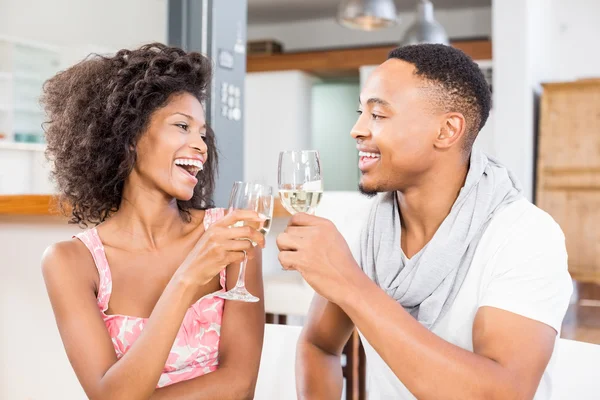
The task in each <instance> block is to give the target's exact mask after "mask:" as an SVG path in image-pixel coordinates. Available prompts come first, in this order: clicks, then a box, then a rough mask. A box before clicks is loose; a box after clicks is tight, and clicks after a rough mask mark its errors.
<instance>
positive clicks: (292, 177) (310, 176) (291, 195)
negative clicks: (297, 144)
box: [278, 150, 323, 214]
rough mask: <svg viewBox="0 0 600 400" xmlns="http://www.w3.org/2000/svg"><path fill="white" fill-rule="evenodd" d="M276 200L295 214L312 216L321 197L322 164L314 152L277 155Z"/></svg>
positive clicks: (286, 152)
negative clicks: (277, 192) (277, 189)
mask: <svg viewBox="0 0 600 400" xmlns="http://www.w3.org/2000/svg"><path fill="white" fill-rule="evenodd" d="M278 172H279V176H278V183H279V196H280V197H281V203H282V204H283V207H284V208H285V209H286V210H287V211H288V212H290V214H296V213H298V212H304V213H308V214H314V213H315V210H316V208H317V206H318V205H319V202H320V201H321V197H322V196H323V178H322V175H321V161H320V160H319V152H318V151H316V150H299V151H282V152H281V153H279V171H278Z"/></svg>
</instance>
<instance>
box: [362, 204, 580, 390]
mask: <svg viewBox="0 0 600 400" xmlns="http://www.w3.org/2000/svg"><path fill="white" fill-rule="evenodd" d="M572 290H573V286H572V282H571V277H570V275H569V273H568V271H567V251H566V248H565V238H564V235H563V233H562V230H561V229H560V227H559V226H558V224H556V222H554V220H553V219H552V217H550V216H549V215H548V214H547V213H545V212H544V211H542V210H540V209H539V208H537V207H536V206H534V205H533V204H531V203H530V202H529V201H527V200H525V199H522V200H518V201H516V202H514V203H512V204H510V205H508V206H507V207H506V208H504V209H503V210H502V211H500V212H499V213H498V215H496V216H495V217H494V218H493V219H492V221H490V225H488V227H487V229H486V231H485V233H484V235H483V237H482V238H481V241H480V242H479V245H478V247H477V250H476V252H475V256H474V258H473V262H472V264H471V267H470V268H469V271H468V273H467V275H466V277H465V280H464V282H463V285H462V286H461V289H460V292H459V293H458V295H457V297H456V299H455V301H454V304H453V305H452V307H451V308H450V309H449V311H448V313H447V314H446V315H445V316H444V317H443V318H442V319H441V320H440V321H439V322H438V324H437V325H436V327H435V328H434V329H433V332H434V333H435V334H437V335H438V336H439V337H441V338H442V339H444V340H446V341H448V342H450V343H453V344H455V345H456V346H459V347H461V348H463V349H466V350H469V351H473V340H472V328H473V320H474V318H475V314H476V313H477V310H478V309H479V307H483V306H491V307H496V308H500V309H503V310H506V311H510V312H512V313H515V314H519V315H522V316H524V317H527V318H530V319H533V320H536V321H540V322H543V323H545V324H547V325H549V326H551V327H552V328H554V329H555V330H556V331H557V332H558V333H559V334H560V328H561V324H562V320H563V318H564V315H565V313H566V310H567V307H568V305H569V300H570V297H571V293H572ZM516 334H518V333H516ZM361 339H362V342H363V346H364V348H365V353H366V356H367V391H368V397H369V399H373V400H379V399H382V400H383V399H394V400H398V399H415V397H414V396H413V395H412V394H411V393H410V391H409V390H408V389H407V388H406V387H405V386H404V385H403V384H402V382H400V380H399V379H398V378H397V377H396V375H394V373H393V372H392V370H391V369H390V368H389V367H388V366H387V364H385V362H384V361H383V360H382V359H381V357H379V354H377V352H376V351H375V349H373V347H372V346H371V345H370V344H369V342H368V340H366V338H365V337H364V336H362V334H361ZM523 357H527V355H526V354H524V355H523ZM553 364H554V356H553V357H552V359H551V360H550V363H549V364H548V367H547V368H546V371H545V372H544V375H543V376H542V379H541V382H540V385H539V387H538V390H537V393H536V395H535V400H546V399H550V396H551V392H552V367H553ZM431 384H432V385H435V382H431Z"/></svg>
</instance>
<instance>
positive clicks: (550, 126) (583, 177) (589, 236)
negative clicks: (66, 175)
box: [536, 80, 600, 283]
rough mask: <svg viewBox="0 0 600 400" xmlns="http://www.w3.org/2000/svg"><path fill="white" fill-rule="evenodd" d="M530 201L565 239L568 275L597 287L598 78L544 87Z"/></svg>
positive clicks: (599, 198)
mask: <svg viewBox="0 0 600 400" xmlns="http://www.w3.org/2000/svg"><path fill="white" fill-rule="evenodd" d="M538 146H539V147H538V160H537V187H536V191H537V192H536V199H537V204H538V206H539V207H540V208H542V209H543V210H545V211H547V212H548V213H550V214H551V215H552V216H553V217H554V219H555V220H556V221H557V222H558V223H559V224H560V226H561V228H562V230H563V232H564V233H565V236H566V242H567V251H568V254H569V272H570V273H571V276H572V277H573V278H574V279H576V280H578V281H580V282H596V283H600V80H588V81H579V82H570V83H554V84H547V85H544V92H543V94H542V104H541V121H540V132H539V142H538Z"/></svg>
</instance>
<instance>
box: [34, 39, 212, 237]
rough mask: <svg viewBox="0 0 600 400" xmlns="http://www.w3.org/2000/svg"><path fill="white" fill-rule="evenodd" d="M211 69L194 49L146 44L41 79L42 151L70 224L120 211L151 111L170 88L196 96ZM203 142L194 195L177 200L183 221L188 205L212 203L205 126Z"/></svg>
mask: <svg viewBox="0 0 600 400" xmlns="http://www.w3.org/2000/svg"><path fill="white" fill-rule="evenodd" d="M211 71H212V66H211V63H210V61H209V60H208V59H207V58H206V57H205V56H203V55H201V54H200V53H195V52H190V53H186V52H185V51H183V50H181V49H178V48H175V47H169V46H165V45H163V44H160V43H152V44H148V45H145V46H142V47H141V48H139V49H137V50H121V51H119V52H118V53H117V54H116V55H114V56H110V57H108V56H100V55H93V56H91V57H88V58H87V59H85V60H84V61H82V62H80V63H78V64H76V65H74V66H73V67H71V68H69V69H67V70H65V71H62V72H60V73H59V74H57V75H56V76H54V77H53V78H51V79H49V80H48V81H47V82H46V83H45V84H44V90H43V95H42V103H43V104H44V106H45V109H46V113H47V117H48V121H47V122H45V123H44V130H45V133H46V141H47V143H48V146H47V150H46V156H47V157H48V159H49V160H50V161H51V163H53V170H52V174H51V176H52V178H53V179H54V180H55V182H56V184H57V186H58V189H59V192H60V193H61V195H62V196H61V197H62V198H61V205H65V203H66V205H67V206H68V207H70V208H71V214H72V218H71V222H72V223H77V224H80V225H83V226H87V224H88V223H92V224H99V223H101V222H102V221H104V220H106V218H108V217H109V216H110V215H111V214H112V213H114V212H115V211H117V210H118V209H119V205H120V203H121V197H122V194H123V185H124V182H125V179H126V178H127V177H128V176H129V174H130V173H131V171H132V169H133V166H134V164H135V162H136V144H137V142H138V139H139V138H140V135H141V134H142V133H143V132H144V130H145V128H146V127H147V125H148V122H149V120H150V116H151V115H152V113H153V112H154V111H156V110H157V109H159V108H161V107H162V106H164V105H165V104H166V102H167V100H168V99H169V97H170V96H171V95H173V94H177V93H183V92H187V93H190V94H192V95H193V96H195V97H196V98H197V99H198V100H199V101H200V102H203V101H204V100H205V99H206V93H207V89H208V88H209V85H210V80H211ZM205 142H206V144H207V146H208V160H207V162H206V164H205V165H204V170H203V173H202V174H200V175H199V177H198V179H199V182H198V184H197V185H196V188H195V189H194V195H193V197H192V199H191V200H189V201H178V206H179V209H180V211H181V213H182V216H183V217H184V219H186V220H188V221H189V210H190V209H206V208H210V207H212V206H213V204H212V195H213V191H214V186H215V173H216V170H217V150H216V147H215V136H214V133H213V132H212V131H211V130H210V129H208V132H207V135H206V139H205ZM63 209H64V208H63Z"/></svg>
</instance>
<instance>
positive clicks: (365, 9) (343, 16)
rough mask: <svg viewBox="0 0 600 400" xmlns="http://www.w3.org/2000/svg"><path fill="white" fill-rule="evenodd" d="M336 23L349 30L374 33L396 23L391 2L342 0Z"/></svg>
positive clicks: (393, 5) (396, 13)
mask: <svg viewBox="0 0 600 400" xmlns="http://www.w3.org/2000/svg"><path fill="white" fill-rule="evenodd" d="M337 20H338V22H339V23H340V24H341V25H343V26H345V27H347V28H351V29H359V30H363V31H374V30H377V29H382V28H387V27H388V26H392V25H395V24H396V23H397V22H398V12H397V11H396V5H395V4H394V1H393V0H342V2H341V3H340V6H339V9H338V17H337Z"/></svg>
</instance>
